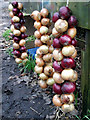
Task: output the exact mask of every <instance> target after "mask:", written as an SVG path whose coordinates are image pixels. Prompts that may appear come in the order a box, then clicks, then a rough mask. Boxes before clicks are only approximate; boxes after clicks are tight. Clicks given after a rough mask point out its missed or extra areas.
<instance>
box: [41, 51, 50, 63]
mask: <svg viewBox="0 0 90 120" xmlns="http://www.w3.org/2000/svg"><path fill="white" fill-rule="evenodd" d="M51 58H52V54H50V53H48V54H46V55H44V56H43V60H44V61H45V62H48V61H50V60H51Z"/></svg>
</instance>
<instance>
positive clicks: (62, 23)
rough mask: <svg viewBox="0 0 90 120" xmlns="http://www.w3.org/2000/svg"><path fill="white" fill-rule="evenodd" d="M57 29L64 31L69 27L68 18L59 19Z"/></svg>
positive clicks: (56, 24)
mask: <svg viewBox="0 0 90 120" xmlns="http://www.w3.org/2000/svg"><path fill="white" fill-rule="evenodd" d="M55 29H56V30H57V31H58V32H60V33H63V32H65V31H66V30H67V29H68V22H67V21H66V20H62V19H58V20H57V21H56V23H55Z"/></svg>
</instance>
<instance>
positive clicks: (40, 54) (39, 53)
mask: <svg viewBox="0 0 90 120" xmlns="http://www.w3.org/2000/svg"><path fill="white" fill-rule="evenodd" d="M36 54H37V57H40V58H41V57H42V53H41V52H40V50H39V49H37V51H36Z"/></svg>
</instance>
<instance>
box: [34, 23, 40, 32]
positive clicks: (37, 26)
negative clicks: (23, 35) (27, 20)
mask: <svg viewBox="0 0 90 120" xmlns="http://www.w3.org/2000/svg"><path fill="white" fill-rule="evenodd" d="M34 27H35V28H36V29H37V30H39V29H40V28H41V22H37V21H35V22H34Z"/></svg>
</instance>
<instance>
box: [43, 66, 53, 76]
mask: <svg viewBox="0 0 90 120" xmlns="http://www.w3.org/2000/svg"><path fill="white" fill-rule="evenodd" d="M53 72H54V70H53V68H52V67H51V66H45V68H44V73H45V74H46V75H48V76H52V75H53Z"/></svg>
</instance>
